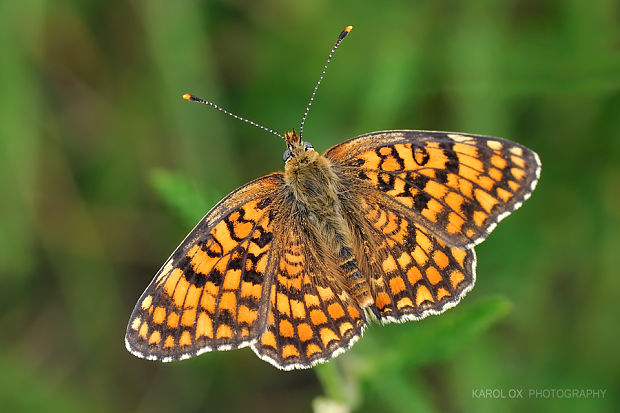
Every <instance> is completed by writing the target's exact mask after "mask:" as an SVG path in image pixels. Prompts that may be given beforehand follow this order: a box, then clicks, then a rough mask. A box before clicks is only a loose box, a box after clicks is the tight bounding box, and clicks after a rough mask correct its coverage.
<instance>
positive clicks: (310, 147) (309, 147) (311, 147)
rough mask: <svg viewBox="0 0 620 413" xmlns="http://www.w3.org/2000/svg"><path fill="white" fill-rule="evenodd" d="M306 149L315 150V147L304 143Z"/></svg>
mask: <svg viewBox="0 0 620 413" xmlns="http://www.w3.org/2000/svg"><path fill="white" fill-rule="evenodd" d="M304 148H306V150H308V149H314V146H312V144H311V143H310V142H304Z"/></svg>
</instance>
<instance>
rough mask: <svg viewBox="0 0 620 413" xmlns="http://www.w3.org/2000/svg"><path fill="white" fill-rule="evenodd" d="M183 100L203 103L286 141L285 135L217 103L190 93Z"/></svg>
mask: <svg viewBox="0 0 620 413" xmlns="http://www.w3.org/2000/svg"><path fill="white" fill-rule="evenodd" d="M183 99H185V100H189V101H191V102H198V103H202V104H203V105H207V106H211V107H212V108H214V109H217V110H219V111H220V112H223V113H225V114H227V115H228V116H232V117H233V118H235V119H239V120H240V121H243V122H246V123H249V124H250V125H252V126H256V127H257V128H259V129H262V130H264V131H267V132H270V133H273V134H274V135H276V136H277V137H279V138H280V139H284V140H286V139H285V138H284V135H280V134H279V133H278V132H276V131H274V130H273V129H269V128H267V127H265V126H263V125H259V124H258V123H256V122H252V121H251V120H249V119H246V118H242V117H241V116H237V115H235V114H234V113H232V112H229V111H227V110H226V109H224V108H222V107H219V106H218V105H216V104H215V103H213V102H209V101H208V100H204V99H203V98H199V97H198V96H194V95H190V94H189V93H186V94H184V95H183Z"/></svg>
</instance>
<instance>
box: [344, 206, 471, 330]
mask: <svg viewBox="0 0 620 413" xmlns="http://www.w3.org/2000/svg"><path fill="white" fill-rule="evenodd" d="M357 199H358V202H356V203H355V205H356V209H357V213H355V215H353V213H352V215H353V216H355V219H356V221H357V222H351V225H352V226H354V227H355V226H356V233H357V234H358V237H359V238H360V239H362V240H363V242H364V243H365V244H366V245H369V249H371V250H372V251H374V253H373V254H372V255H373V259H372V260H369V261H366V262H364V266H365V273H366V274H368V281H369V283H370V291H371V293H372V296H373V301H374V303H373V304H372V306H371V310H372V312H373V313H374V315H375V316H376V317H377V319H379V320H380V321H381V322H383V323H385V322H391V321H405V320H412V319H415V320H417V319H421V318H423V317H425V316H427V315H429V314H438V313H441V312H443V311H444V310H446V309H448V308H450V307H453V306H455V305H456V304H457V303H458V302H459V301H460V299H461V298H462V297H463V296H464V295H465V294H466V293H467V292H468V291H469V290H470V289H471V288H472V287H473V285H474V282H475V265H476V256H475V253H474V250H473V248H459V247H451V246H449V245H447V244H446V243H445V242H443V241H442V240H441V239H439V238H437V237H436V236H434V235H433V234H432V233H431V232H430V231H428V230H427V229H426V228H424V227H423V226H422V225H420V224H419V223H417V222H415V221H414V220H412V219H411V218H410V217H409V215H410V214H409V213H408V212H407V211H406V210H404V208H403V207H402V206H401V205H400V204H399V203H397V202H394V201H390V200H389V199H386V198H385V197H372V196H368V194H365V195H362V194H360V195H359V196H358V197H357Z"/></svg>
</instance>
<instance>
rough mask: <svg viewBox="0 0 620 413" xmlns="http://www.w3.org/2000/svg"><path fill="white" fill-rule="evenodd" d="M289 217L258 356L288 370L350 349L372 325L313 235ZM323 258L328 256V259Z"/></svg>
mask: <svg viewBox="0 0 620 413" xmlns="http://www.w3.org/2000/svg"><path fill="white" fill-rule="evenodd" d="M302 228H303V227H302V226H301V225H299V223H296V222H295V220H294V218H293V217H289V222H288V227H287V230H286V231H282V232H280V234H282V239H281V240H278V244H277V246H278V247H277V250H278V252H279V255H278V257H277V261H276V262H275V263H274V282H273V284H272V285H271V287H270V288H271V291H270V294H269V315H268V324H267V329H266V331H265V333H264V334H263V335H262V336H261V337H260V339H259V340H257V341H256V342H255V343H254V344H252V349H253V350H254V352H255V353H256V354H257V355H258V356H259V357H261V358H262V359H264V360H267V361H269V362H270V363H271V364H273V365H275V366H277V367H278V368H281V369H284V370H290V369H295V368H308V367H311V366H313V365H314V364H316V363H318V362H321V361H326V360H328V359H330V358H331V357H334V356H335V355H336V354H338V353H340V352H341V351H344V350H345V349H347V348H349V347H350V346H351V345H352V344H353V343H354V342H355V341H356V340H357V338H358V337H359V336H360V335H361V334H362V331H363V329H364V327H365V325H366V321H365V317H364V313H363V311H362V310H361V309H360V307H359V306H358V304H357V303H356V302H355V300H354V299H353V298H352V297H351V296H350V295H349V294H348V293H347V292H346V291H345V289H344V288H342V286H341V285H340V282H339V281H338V276H339V275H338V274H337V271H338V270H339V269H338V267H337V266H336V265H329V263H328V262H325V260H328V259H329V258H327V257H326V256H324V255H323V254H321V251H316V249H319V248H320V247H318V246H317V247H316V248H314V249H313V247H312V246H314V245H315V241H316V240H314V239H312V236H313V235H312V232H311V231H310V232H309V231H306V230H303V229H302ZM321 257H322V258H323V259H322V261H323V262H320V260H321Z"/></svg>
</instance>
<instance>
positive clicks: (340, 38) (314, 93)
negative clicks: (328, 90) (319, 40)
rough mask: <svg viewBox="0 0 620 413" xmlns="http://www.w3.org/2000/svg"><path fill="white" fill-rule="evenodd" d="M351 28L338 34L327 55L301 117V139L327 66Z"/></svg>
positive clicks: (348, 27) (346, 28)
mask: <svg viewBox="0 0 620 413" xmlns="http://www.w3.org/2000/svg"><path fill="white" fill-rule="evenodd" d="M351 30H353V26H347V27H345V29H344V30H343V31H342V32H341V33H340V36H338V40H336V43H335V44H334V47H332V50H331V52H329V56H327V62H326V63H325V66H324V67H323V71H322V72H321V77H319V81H318V82H316V86H315V87H314V90H313V91H312V96H310V101H309V102H308V106H306V111H305V112H304V116H303V117H302V118H301V125H299V137H300V139H301V137H303V135H304V123H306V118H307V117H308V112H310V106H312V102H313V101H314V96H315V95H316V91H317V90H318V89H319V85H320V84H321V82H322V81H323V77H324V76H325V72H326V71H327V66H329V62H331V61H332V57H333V56H334V52H335V51H336V49H337V48H338V46H340V43H341V42H342V40H344V38H345V37H347V34H349V32H350V31H351Z"/></svg>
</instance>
